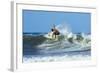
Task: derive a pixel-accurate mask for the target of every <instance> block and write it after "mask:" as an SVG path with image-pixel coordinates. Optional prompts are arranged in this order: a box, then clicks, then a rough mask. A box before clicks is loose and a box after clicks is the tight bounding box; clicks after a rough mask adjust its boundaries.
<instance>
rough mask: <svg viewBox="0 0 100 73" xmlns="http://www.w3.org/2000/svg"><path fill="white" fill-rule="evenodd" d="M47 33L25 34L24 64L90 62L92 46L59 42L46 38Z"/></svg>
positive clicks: (64, 39)
mask: <svg viewBox="0 0 100 73" xmlns="http://www.w3.org/2000/svg"><path fill="white" fill-rule="evenodd" d="M44 35H46V33H23V62H24V63H32V62H54V61H75V60H90V59H91V45H90V44H89V45H87V43H86V42H83V41H82V42H80V43H79V42H76V41H75V40H73V42H70V41H68V39H66V37H65V36H61V37H60V39H59V40H56V41H55V40H52V39H48V38H46V37H44Z"/></svg>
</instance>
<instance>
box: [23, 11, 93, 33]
mask: <svg viewBox="0 0 100 73" xmlns="http://www.w3.org/2000/svg"><path fill="white" fill-rule="evenodd" d="M22 15H23V16H22V17H23V32H24V33H26V32H28V33H34V32H42V33H46V32H49V31H50V30H51V28H52V26H53V24H55V25H59V24H63V23H64V24H66V26H68V27H69V28H70V29H71V31H72V32H73V33H80V32H83V33H91V14H90V13H82V12H81V13H80V12H56V11H42V10H23V12H22Z"/></svg>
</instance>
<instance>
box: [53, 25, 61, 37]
mask: <svg viewBox="0 0 100 73" xmlns="http://www.w3.org/2000/svg"><path fill="white" fill-rule="evenodd" d="M51 31H52V38H54V39H58V36H59V35H60V32H59V31H58V30H57V29H56V28H55V25H54V26H53V28H52V29H51Z"/></svg>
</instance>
